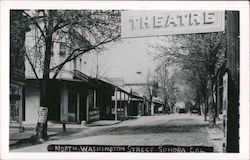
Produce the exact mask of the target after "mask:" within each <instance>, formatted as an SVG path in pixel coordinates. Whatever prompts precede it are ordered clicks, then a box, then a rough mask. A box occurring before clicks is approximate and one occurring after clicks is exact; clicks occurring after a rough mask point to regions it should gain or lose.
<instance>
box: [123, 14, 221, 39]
mask: <svg viewBox="0 0 250 160" xmlns="http://www.w3.org/2000/svg"><path fill="white" fill-rule="evenodd" d="M121 29H122V38H134V37H148V36H162V35H174V34H191V33H207V32H221V31H224V30H225V13H224V11H152V10H150V11H138V10H137V11H123V12H122V16H121Z"/></svg>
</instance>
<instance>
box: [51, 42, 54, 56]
mask: <svg viewBox="0 0 250 160" xmlns="http://www.w3.org/2000/svg"><path fill="white" fill-rule="evenodd" d="M53 55H54V42H53V41H52V43H51V56H53Z"/></svg>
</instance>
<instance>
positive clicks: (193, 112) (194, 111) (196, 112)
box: [190, 108, 199, 114]
mask: <svg viewBox="0 0 250 160" xmlns="http://www.w3.org/2000/svg"><path fill="white" fill-rule="evenodd" d="M190 112H191V114H198V113H199V110H198V108H192V109H191V111H190Z"/></svg>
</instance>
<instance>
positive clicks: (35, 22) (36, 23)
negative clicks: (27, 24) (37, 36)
mask: <svg viewBox="0 0 250 160" xmlns="http://www.w3.org/2000/svg"><path fill="white" fill-rule="evenodd" d="M23 13H24V14H25V15H26V16H27V17H28V18H29V19H30V20H31V21H32V22H33V23H34V24H35V25H36V26H37V28H38V29H39V30H40V32H41V34H42V36H43V38H44V39H46V36H45V34H44V32H43V30H42V28H41V27H40V26H39V24H38V22H37V21H36V20H34V18H32V17H31V16H30V15H29V14H28V13H26V12H25V11H23Z"/></svg>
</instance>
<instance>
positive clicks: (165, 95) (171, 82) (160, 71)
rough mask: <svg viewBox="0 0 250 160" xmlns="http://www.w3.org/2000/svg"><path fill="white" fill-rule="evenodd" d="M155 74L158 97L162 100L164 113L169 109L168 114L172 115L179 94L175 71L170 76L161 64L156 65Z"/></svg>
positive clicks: (165, 67)
mask: <svg viewBox="0 0 250 160" xmlns="http://www.w3.org/2000/svg"><path fill="white" fill-rule="evenodd" d="M156 74H157V79H158V82H159V91H158V92H159V96H160V97H161V98H162V99H163V100H164V106H165V108H164V112H165V113H166V111H167V109H168V108H169V109H170V112H171V113H173V111H174V105H175V103H176V101H177V95H178V92H179V91H178V87H177V74H176V71H174V73H172V74H170V73H169V71H168V68H167V66H166V65H165V64H164V62H163V64H159V65H158V67H157V69H156Z"/></svg>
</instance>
